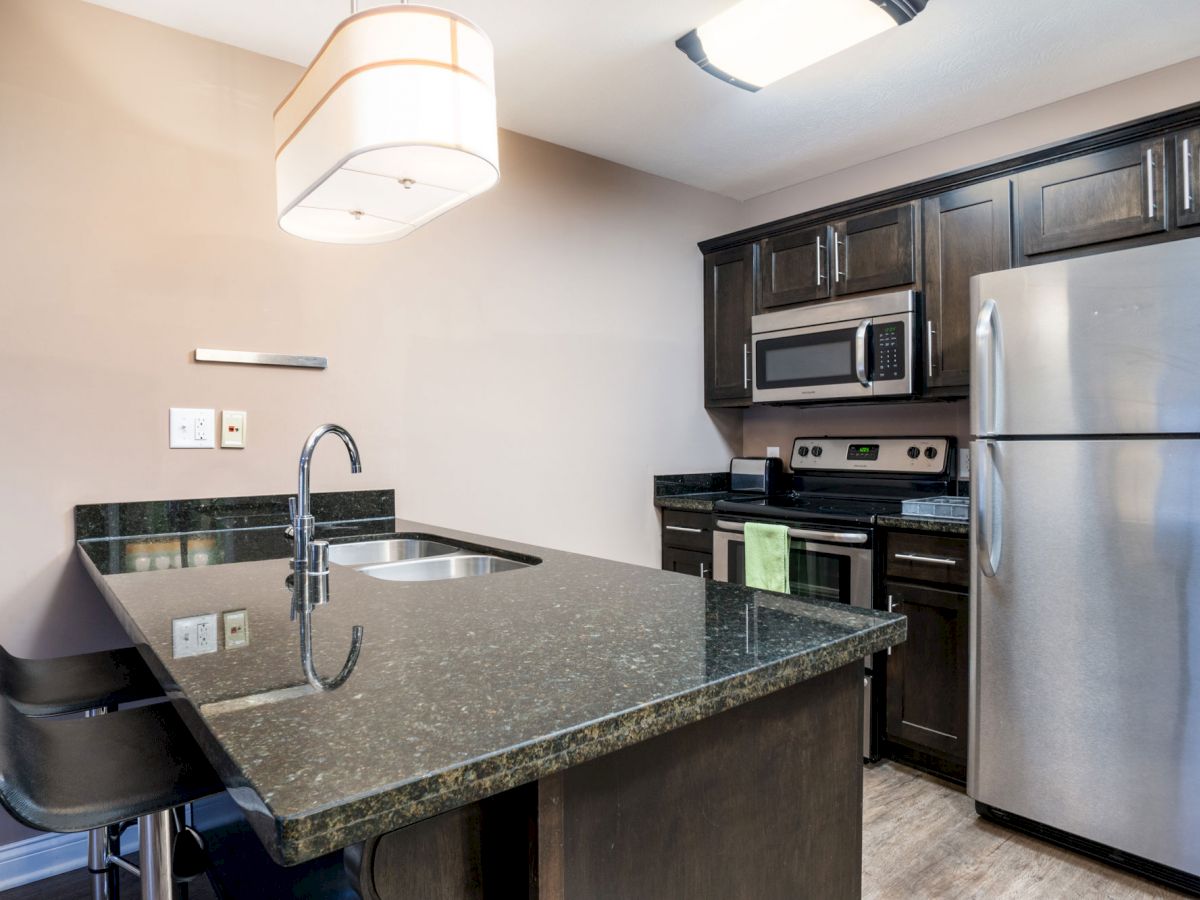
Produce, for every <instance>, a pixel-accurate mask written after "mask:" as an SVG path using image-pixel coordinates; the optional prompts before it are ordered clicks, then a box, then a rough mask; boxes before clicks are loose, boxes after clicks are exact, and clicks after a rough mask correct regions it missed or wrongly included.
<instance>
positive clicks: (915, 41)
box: [90, 0, 1200, 199]
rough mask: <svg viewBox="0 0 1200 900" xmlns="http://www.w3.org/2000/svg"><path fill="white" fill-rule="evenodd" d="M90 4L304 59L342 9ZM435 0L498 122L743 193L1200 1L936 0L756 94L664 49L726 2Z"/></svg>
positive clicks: (853, 152) (1052, 93) (934, 118)
mask: <svg viewBox="0 0 1200 900" xmlns="http://www.w3.org/2000/svg"><path fill="white" fill-rule="evenodd" d="M90 2H94V3H98V4H100V5H102V6H107V7H110V8H112V9H116V10H120V11H123V12H127V13H130V14H132V15H136V16H140V17H142V18H145V19H150V20H152V21H155V22H159V23H161V24H164V25H168V26H170V27H172V28H177V29H180V30H183V31H188V32H191V33H193V34H198V35H202V36H204V37H208V38H212V39H214V40H218V41H222V42H224V43H228V44H233V45H235V46H238V47H243V48H245V49H247V50H253V51H255V52H258V53H263V54H266V55H268V56H274V57H278V58H280V59H286V60H290V61H292V62H296V63H300V64H302V65H306V64H307V63H308V62H309V59H310V58H311V56H312V54H313V53H314V52H316V50H317V49H318V48H319V47H320V45H321V43H322V42H323V41H324V39H325V38H326V36H327V35H328V33H329V31H330V29H331V28H332V27H333V25H334V24H336V23H337V22H338V21H339V20H340V19H341V18H342V17H343V16H344V15H345V14H346V13H347V12H348V11H349V2H348V0H90ZM433 2H434V3H436V4H437V5H442V6H447V7H449V8H452V9H453V10H454V11H455V12H458V13H461V14H463V15H466V16H467V17H469V18H471V19H472V20H474V21H475V22H476V23H478V24H479V25H480V26H482V27H483V29H484V30H485V31H486V32H487V33H488V34H489V36H490V37H491V38H492V42H493V43H494V44H495V46H496V81H497V95H498V104H499V116H500V124H501V125H502V126H503V127H505V128H508V129H510V130H512V131H518V132H521V133H523V134H528V135H532V136H534V137H538V138H541V139H543V140H547V141H551V142H553V143H556V144H562V145H564V146H567V147H572V148H574V149H576V150H581V151H583V152H586V153H591V154H594V155H596V156H600V157H604V158H606V159H610V160H614V161H616V162H619V163H624V164H625V165H628V166H632V167H634V168H637V169H642V170H644V171H646V172H652V173H654V174H656V175H662V176H665V177H667V178H672V179H675V180H677V181H682V182H684V183H687V184H691V185H695V186H696V187H701V188H705V189H707V190H711V191H715V192H717V193H721V194H726V195H728V196H731V197H736V198H738V199H747V198H749V197H754V196H758V195H760V194H764V193H767V192H769V191H773V190H777V189H779V188H782V187H787V186H788V185H791V184H796V183H798V182H801V181H805V180H807V179H809V178H815V177H817V176H819V175H824V174H826V173H829V172H832V171H836V170H838V169H842V168H845V167H847V166H850V165H854V164H856V163H859V162H864V161H866V160H869V159H875V158H878V157H880V156H885V155H887V154H889V153H894V152H897V151H899V150H903V149H905V148H908V147H912V146H915V145H917V144H922V143H925V142H926V141H930V140H934V139H936V138H938V137H943V136H945V135H948V134H953V133H955V132H958V131H962V130H964V129H967V128H971V127H973V126H976V125H981V124H983V123H985V122H991V121H995V120H997V119H1001V118H1004V117H1006V116H1010V115H1013V114H1015V113H1018V112H1022V111H1024V110H1027V109H1032V108H1034V107H1037V106H1042V105H1044V104H1046V103H1051V102H1053V101H1055V100H1060V99H1062V98H1064V97H1069V96H1071V95H1073V94H1078V93H1081V92H1083V91H1087V90H1091V89H1092V88H1096V87H1100V86H1102V85H1105V84H1110V83H1112V82H1115V81H1120V80H1122V79H1125V78H1129V77H1131V76H1134V75H1138V74H1141V73H1143V72H1148V71H1151V70H1153V69H1157V68H1161V67H1163V66H1167V65H1170V64H1172V63H1176V62H1180V61H1182V60H1184V59H1188V58H1190V57H1192V56H1195V55H1196V54H1197V53H1198V52H1200V42H1198V40H1197V38H1198V37H1200V2H1197V0H929V5H928V7H927V8H926V10H925V11H924V12H923V13H921V15H920V16H918V17H917V18H916V19H915V20H914V21H913V22H911V23H909V24H907V25H905V26H903V27H901V28H894V29H891V30H890V31H889V32H887V33H885V34H882V35H880V36H878V37H876V38H873V39H872V40H870V41H867V42H866V43H863V44H860V45H858V46H857V47H853V48H851V49H850V50H847V51H845V52H844V53H842V54H839V55H838V56H836V57H833V58H831V59H828V60H825V61H823V62H821V63H818V64H817V65H815V66H812V67H810V68H808V69H805V70H802V71H800V72H797V73H796V74H794V75H792V76H790V77H788V78H785V79H783V80H782V81H778V82H776V83H775V84H773V85H770V86H768V87H767V88H765V89H764V90H762V91H760V92H758V93H756V94H752V93H748V92H746V91H742V90H739V89H737V88H734V87H732V86H730V85H727V84H723V83H721V82H719V81H717V80H716V79H715V78H713V77H712V76H710V75H707V74H705V73H704V72H702V71H701V70H700V69H699V68H697V67H696V66H695V65H693V64H692V63H691V62H689V61H688V60H687V58H686V57H685V56H684V55H683V54H682V53H680V52H679V51H678V50H676V49H675V47H674V42H675V39H676V38H678V37H679V36H680V35H682V34H684V33H686V32H687V31H690V30H691V29H692V28H693V27H695V26H696V25H698V24H700V23H702V22H704V21H705V20H707V19H708V18H711V17H712V16H713V15H714V14H715V13H717V12H718V11H720V10H722V9H724V8H726V7H727V6H729V5H732V2H733V0H607V2H595V0H587V2H585V0H503V2H498V0H433ZM824 2H835V0H824ZM374 5H378V3H377V0H361V2H360V4H359V6H360V8H362V9H365V8H368V7H370V6H374Z"/></svg>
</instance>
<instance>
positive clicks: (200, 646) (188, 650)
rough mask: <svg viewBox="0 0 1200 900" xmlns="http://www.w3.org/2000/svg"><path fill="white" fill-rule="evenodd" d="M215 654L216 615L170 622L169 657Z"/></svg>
mask: <svg viewBox="0 0 1200 900" xmlns="http://www.w3.org/2000/svg"><path fill="white" fill-rule="evenodd" d="M216 652H217V614H216V613H210V614H208V615H204V616H186V617H184V618H181V619H172V620H171V655H172V656H173V657H175V658H176V659H182V658H183V657H185V656H199V655H201V654H202V653H216Z"/></svg>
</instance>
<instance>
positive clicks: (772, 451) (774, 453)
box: [767, 447, 779, 458]
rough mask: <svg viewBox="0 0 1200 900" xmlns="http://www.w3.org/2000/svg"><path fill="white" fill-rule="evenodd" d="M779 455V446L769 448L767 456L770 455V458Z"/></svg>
mask: <svg viewBox="0 0 1200 900" xmlns="http://www.w3.org/2000/svg"><path fill="white" fill-rule="evenodd" d="M778 455H779V448H778V447H768V448H767V457H768V458H770V457H775V456H778Z"/></svg>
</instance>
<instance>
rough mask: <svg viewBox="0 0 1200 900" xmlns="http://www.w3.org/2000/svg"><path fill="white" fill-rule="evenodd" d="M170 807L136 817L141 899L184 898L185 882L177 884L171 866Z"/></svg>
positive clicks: (172, 829) (171, 830)
mask: <svg viewBox="0 0 1200 900" xmlns="http://www.w3.org/2000/svg"><path fill="white" fill-rule="evenodd" d="M171 820H172V815H171V810H169V809H164V810H160V811H158V812H155V813H150V814H149V815H146V816H140V817H139V818H138V855H139V859H138V867H139V868H140V869H141V874H142V900H184V898H186V897H187V885H177V884H176V883H175V879H174V872H173V867H172V865H171V851H172V849H173V838H174V825H173V823H172V821H171Z"/></svg>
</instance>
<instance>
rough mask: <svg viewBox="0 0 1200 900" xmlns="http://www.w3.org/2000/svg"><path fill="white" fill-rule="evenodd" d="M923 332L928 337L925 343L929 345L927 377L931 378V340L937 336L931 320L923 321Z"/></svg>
mask: <svg viewBox="0 0 1200 900" xmlns="http://www.w3.org/2000/svg"><path fill="white" fill-rule="evenodd" d="M925 331H926V333H927V334H928V336H929V339H928V340H927V341H926V343H927V344H929V367H928V371H929V377H930V378H932V377H933V339H934V337H935V336H936V335H937V331H936V330H935V329H934V327H933V319H926V320H925Z"/></svg>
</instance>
